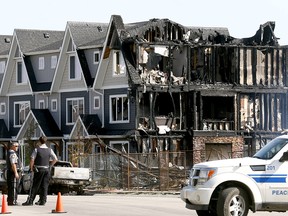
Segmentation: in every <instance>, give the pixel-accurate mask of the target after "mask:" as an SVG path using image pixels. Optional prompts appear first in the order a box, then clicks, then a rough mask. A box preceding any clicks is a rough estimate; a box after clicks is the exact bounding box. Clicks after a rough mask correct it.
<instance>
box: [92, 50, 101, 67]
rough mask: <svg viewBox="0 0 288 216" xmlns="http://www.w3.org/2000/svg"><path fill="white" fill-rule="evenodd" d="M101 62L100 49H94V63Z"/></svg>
mask: <svg viewBox="0 0 288 216" xmlns="http://www.w3.org/2000/svg"><path fill="white" fill-rule="evenodd" d="M96 56H97V58H96ZM99 62H100V51H99V50H98V51H94V53H93V63H94V64H99Z"/></svg>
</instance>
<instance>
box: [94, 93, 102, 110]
mask: <svg viewBox="0 0 288 216" xmlns="http://www.w3.org/2000/svg"><path fill="white" fill-rule="evenodd" d="M95 100H98V106H96V103H95ZM100 107H101V102H100V96H95V97H94V98H93V108H94V109H96V110H99V109H100Z"/></svg>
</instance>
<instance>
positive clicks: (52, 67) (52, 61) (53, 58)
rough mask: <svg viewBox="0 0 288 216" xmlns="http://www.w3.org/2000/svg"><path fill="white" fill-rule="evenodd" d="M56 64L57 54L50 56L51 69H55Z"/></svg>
mask: <svg viewBox="0 0 288 216" xmlns="http://www.w3.org/2000/svg"><path fill="white" fill-rule="evenodd" d="M56 65H57V56H51V69H55V68H56Z"/></svg>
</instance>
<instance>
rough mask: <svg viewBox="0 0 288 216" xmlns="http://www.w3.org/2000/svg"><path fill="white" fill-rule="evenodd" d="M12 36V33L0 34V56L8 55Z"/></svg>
mask: <svg viewBox="0 0 288 216" xmlns="http://www.w3.org/2000/svg"><path fill="white" fill-rule="evenodd" d="M12 37H13V36H12V35H0V56H8V54H9V51H10V47H11V42H12Z"/></svg>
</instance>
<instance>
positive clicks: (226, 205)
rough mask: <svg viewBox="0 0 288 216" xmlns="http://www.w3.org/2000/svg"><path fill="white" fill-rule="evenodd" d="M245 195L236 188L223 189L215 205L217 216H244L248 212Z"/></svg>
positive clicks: (241, 190)
mask: <svg viewBox="0 0 288 216" xmlns="http://www.w3.org/2000/svg"><path fill="white" fill-rule="evenodd" d="M248 199H249V198H248V196H247V193H246V192H245V191H244V190H243V189H241V188H237V187H231V188H227V189H224V190H222V191H221V192H220V195H219V198H218V203H217V215H223V216H232V215H237V216H246V215H247V214H248V211H249V202H248Z"/></svg>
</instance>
